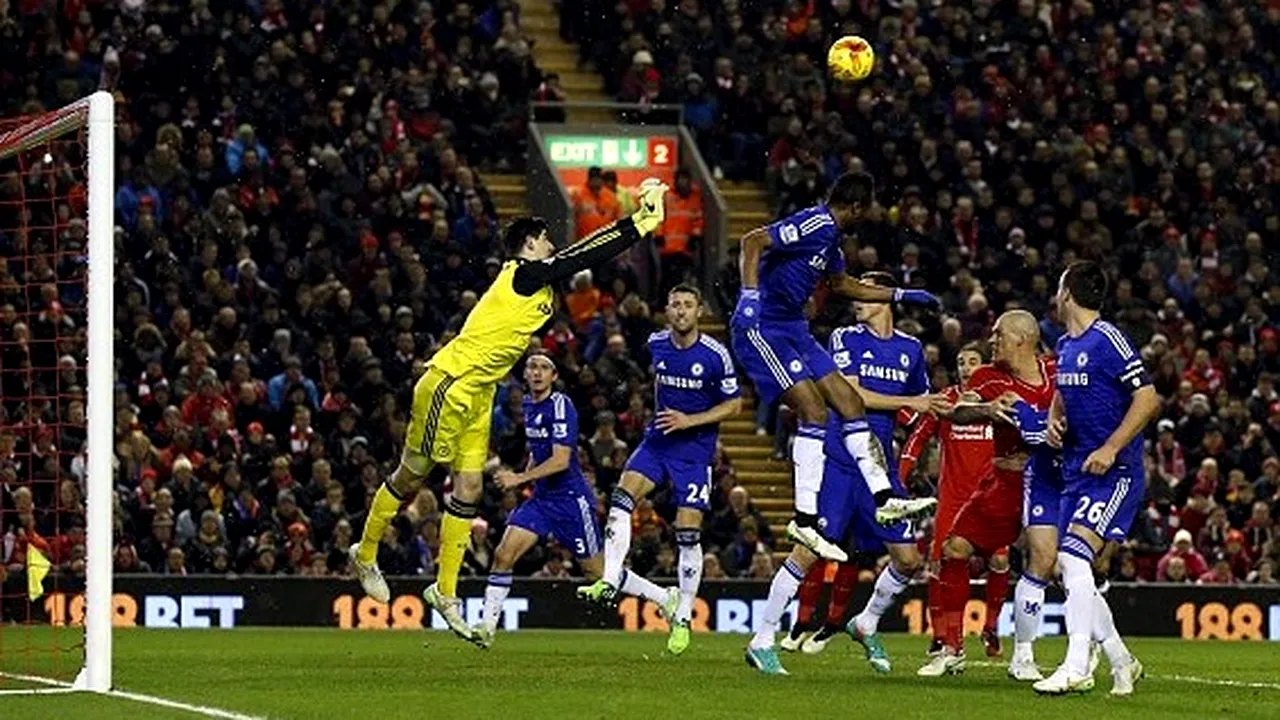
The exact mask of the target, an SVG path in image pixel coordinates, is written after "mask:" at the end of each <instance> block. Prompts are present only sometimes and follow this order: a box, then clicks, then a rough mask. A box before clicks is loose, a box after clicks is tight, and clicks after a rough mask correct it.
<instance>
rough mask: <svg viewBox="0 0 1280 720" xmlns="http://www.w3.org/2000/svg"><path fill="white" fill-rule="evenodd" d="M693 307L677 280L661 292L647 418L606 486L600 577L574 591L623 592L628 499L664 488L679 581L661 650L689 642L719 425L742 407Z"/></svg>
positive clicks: (592, 596) (691, 292)
mask: <svg viewBox="0 0 1280 720" xmlns="http://www.w3.org/2000/svg"><path fill="white" fill-rule="evenodd" d="M701 309H702V294H701V293H699V292H698V289H697V288H694V287H691V286H689V285H677V286H676V287H675V288H673V289H672V290H671V292H670V293H669V294H668V295H667V322H668V323H669V324H670V329H668V330H663V331H662V332H658V333H654V334H653V335H651V336H650V337H649V354H650V356H652V358H653V368H654V403H653V404H654V410H655V416H654V419H653V421H652V422H651V423H649V427H648V428H646V429H645V436H644V440H643V441H641V443H640V446H639V447H638V448H636V451H635V452H634V453H632V455H631V458H630V459H629V460H627V465H626V468H624V469H623V471H622V479H621V480H620V481H619V482H618V486H617V487H616V488H614V490H613V497H612V499H611V502H610V504H611V507H610V510H609V520H608V525H607V527H606V529H605V547H604V576H603V577H602V578H601V579H600V580H599V581H597V582H596V583H595V584H594V585H591V586H589V587H585V588H581V589H580V590H579V591H578V594H579V595H581V596H582V597H584V598H587V599H589V600H593V601H597V602H612V601H613V600H614V599H615V598H616V597H617V594H618V591H619V590H622V591H623V592H628V590H627V588H626V585H625V582H626V580H627V579H628V578H633V577H636V575H635V574H634V573H631V572H628V571H626V570H624V569H623V561H625V560H626V558H627V553H628V552H630V550H631V513H632V511H634V510H635V506H636V498H642V497H644V496H646V495H648V494H649V493H650V492H651V491H652V490H653V489H654V488H655V487H669V488H671V491H672V493H673V495H674V499H675V503H676V506H677V510H676V520H675V535H676V545H677V546H678V548H679V557H678V561H677V562H678V566H679V577H680V585H679V602H678V604H677V606H676V607H675V608H674V610H672V609H670V608H664V614H666V615H667V618H668V620H669V621H670V622H671V635H670V636H669V637H668V639H667V650H669V651H670V652H671V653H673V654H676V655H679V654H680V653H682V652H684V651H685V650H686V649H687V648H688V647H689V620H690V617H691V615H692V613H693V603H694V601H695V600H696V599H697V596H698V585H699V583H700V582H701V580H702V516H703V513H705V512H707V511H708V510H709V509H710V499H711V465H712V463H713V462H714V459H715V452H716V437H717V436H718V435H719V424H720V421H721V420H724V419H725V418H728V417H732V416H733V415H734V414H736V413H737V412H738V411H739V410H740V409H741V408H742V400H741V399H740V398H739V393H738V377H737V375H736V374H735V373H734V369H733V360H732V359H730V357H729V351H728V349H726V348H725V346H724V345H721V344H720V343H718V342H716V341H715V340H714V339H713V338H711V337H710V336H709V335H704V334H702V333H701V332H700V331H699V330H698V316H699V314H700V312H701ZM624 575H625V577H624Z"/></svg>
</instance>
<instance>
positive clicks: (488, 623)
mask: <svg viewBox="0 0 1280 720" xmlns="http://www.w3.org/2000/svg"><path fill="white" fill-rule="evenodd" d="M509 594H511V571H510V570H505V571H499V570H494V571H493V572H491V573H489V584H488V585H486V586H485V588H484V619H483V620H482V621H481V626H482V627H484V629H485V630H486V631H487V632H489V633H493V632H494V631H496V630H497V629H498V619H499V617H501V615H502V603H503V602H505V601H506V599H507V595H509Z"/></svg>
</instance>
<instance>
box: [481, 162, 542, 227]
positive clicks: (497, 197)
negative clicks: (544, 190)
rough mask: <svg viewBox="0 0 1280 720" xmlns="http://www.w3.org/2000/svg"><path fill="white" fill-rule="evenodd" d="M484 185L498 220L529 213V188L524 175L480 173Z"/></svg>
mask: <svg viewBox="0 0 1280 720" xmlns="http://www.w3.org/2000/svg"><path fill="white" fill-rule="evenodd" d="M481 178H482V179H483V180H484V186H485V187H486V188H488V190H489V196H490V197H491V198H493V206H494V209H496V210H497V211H498V220H499V221H500V222H502V223H506V222H507V221H509V220H511V219H512V218H517V217H520V216H521V215H528V214H529V212H530V211H529V189H528V186H527V184H526V183H525V177H524V175H512V174H500V173H482V174H481Z"/></svg>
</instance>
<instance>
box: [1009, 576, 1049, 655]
mask: <svg viewBox="0 0 1280 720" xmlns="http://www.w3.org/2000/svg"><path fill="white" fill-rule="evenodd" d="M1046 585H1047V583H1045V581H1044V580H1042V579H1041V578H1038V577H1036V576H1035V575H1033V574H1031V573H1030V572H1024V573H1022V577H1020V578H1018V585H1017V586H1016V587H1015V588H1014V590H1013V659H1014V660H1015V661H1023V660H1025V661H1027V662H1030V661H1032V660H1033V659H1034V658H1035V653H1034V652H1033V651H1032V647H1033V645H1032V643H1034V642H1035V639H1036V636H1037V635H1038V634H1039V633H1040V613H1041V612H1042V611H1043V610H1044V589H1045V586H1046Z"/></svg>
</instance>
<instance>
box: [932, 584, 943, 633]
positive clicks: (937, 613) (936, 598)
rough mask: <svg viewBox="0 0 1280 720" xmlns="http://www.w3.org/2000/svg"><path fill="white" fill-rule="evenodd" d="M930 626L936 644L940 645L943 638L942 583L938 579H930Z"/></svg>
mask: <svg viewBox="0 0 1280 720" xmlns="http://www.w3.org/2000/svg"><path fill="white" fill-rule="evenodd" d="M929 625H930V627H931V628H932V630H933V640H934V642H935V644H940V643H941V642H942V641H943V640H944V639H945V638H944V637H943V633H942V628H943V626H944V625H945V623H944V622H943V621H942V583H941V581H939V580H938V578H937V577H932V578H929Z"/></svg>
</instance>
